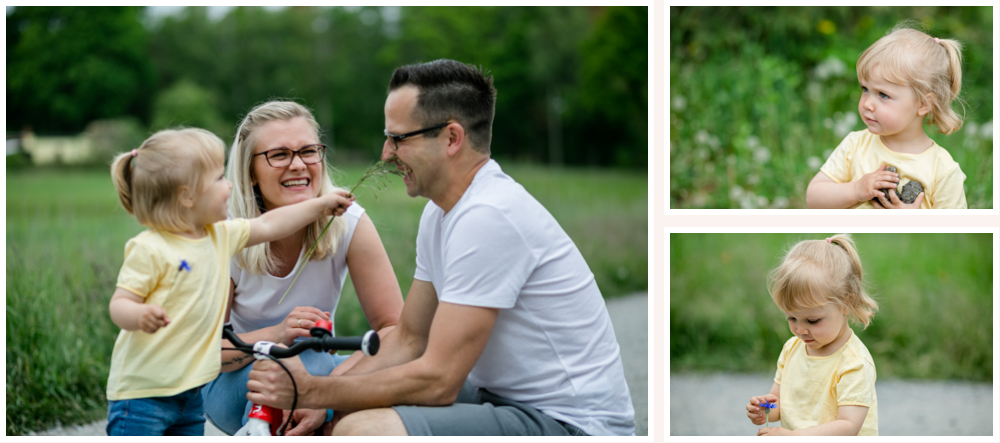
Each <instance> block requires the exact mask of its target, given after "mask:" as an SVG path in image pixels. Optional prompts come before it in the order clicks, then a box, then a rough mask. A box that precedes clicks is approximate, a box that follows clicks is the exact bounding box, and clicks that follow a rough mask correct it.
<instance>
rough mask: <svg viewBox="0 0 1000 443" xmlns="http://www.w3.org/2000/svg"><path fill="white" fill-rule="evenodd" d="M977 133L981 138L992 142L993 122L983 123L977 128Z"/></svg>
mask: <svg viewBox="0 0 1000 443" xmlns="http://www.w3.org/2000/svg"><path fill="white" fill-rule="evenodd" d="M979 133H980V134H982V136H983V138H985V139H990V140H993V120H990V121H988V122H986V123H983V125H982V126H980V127H979Z"/></svg>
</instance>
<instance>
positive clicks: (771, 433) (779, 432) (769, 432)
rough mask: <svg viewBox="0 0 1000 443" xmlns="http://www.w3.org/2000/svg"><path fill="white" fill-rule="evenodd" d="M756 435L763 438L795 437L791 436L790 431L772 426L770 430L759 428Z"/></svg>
mask: <svg viewBox="0 0 1000 443" xmlns="http://www.w3.org/2000/svg"><path fill="white" fill-rule="evenodd" d="M757 435H758V436H765V435H766V436H768V437H776V436H783V435H795V434H792V431H789V430H788V429H785V428H782V427H779V426H772V427H770V428H760V429H758V430H757Z"/></svg>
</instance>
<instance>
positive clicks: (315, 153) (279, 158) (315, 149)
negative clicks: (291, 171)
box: [252, 145, 326, 168]
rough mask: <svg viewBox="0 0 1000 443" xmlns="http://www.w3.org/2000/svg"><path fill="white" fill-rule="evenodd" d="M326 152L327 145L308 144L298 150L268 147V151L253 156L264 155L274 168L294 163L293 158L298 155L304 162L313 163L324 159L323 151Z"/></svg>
mask: <svg viewBox="0 0 1000 443" xmlns="http://www.w3.org/2000/svg"><path fill="white" fill-rule="evenodd" d="M325 152H326V145H306V146H303V147H302V148H301V149H299V150H298V151H293V150H291V149H288V148H275V149H268V150H267V151H264V152H260V153H257V154H254V155H253V156H252V157H256V156H258V155H263V156H264V159H265V160H267V164H269V165H271V167H272V168H286V167H288V165H290V164H292V160H294V159H295V156H296V155H298V156H299V158H300V159H301V160H302V163H305V164H307V165H312V164H316V163H319V162H321V161H323V153H325Z"/></svg>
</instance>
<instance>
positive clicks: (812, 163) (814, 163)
mask: <svg viewBox="0 0 1000 443" xmlns="http://www.w3.org/2000/svg"><path fill="white" fill-rule="evenodd" d="M806 164H808V165H809V169H811V170H814V171H815V170H817V169H819V167H820V166H823V160H822V159H820V158H819V157H816V156H815V155H813V156H810V157H809V158H808V159H806Z"/></svg>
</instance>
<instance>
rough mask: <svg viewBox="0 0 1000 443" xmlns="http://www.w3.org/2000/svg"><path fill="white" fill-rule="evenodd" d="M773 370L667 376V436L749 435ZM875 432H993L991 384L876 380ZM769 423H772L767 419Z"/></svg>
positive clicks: (934, 433)
mask: <svg viewBox="0 0 1000 443" xmlns="http://www.w3.org/2000/svg"><path fill="white" fill-rule="evenodd" d="M773 379H774V374H730V373H711V374H671V375H670V392H669V393H668V395H669V397H670V435H701V436H707V435H711V436H718V435H727V436H728V435H743V436H753V435H756V433H757V428H758V427H757V426H754V425H753V424H752V423H750V420H749V419H747V417H746V409H745V406H746V404H747V403H748V402H749V401H750V397H752V396H754V395H762V394H766V393H767V391H769V390H770V389H771V384H772V383H773ZM875 391H876V393H877V394H878V418H879V420H878V422H879V423H878V425H879V435H880V436H886V435H893V436H917V435H919V436H940V435H947V436H956V435H963V436H964V435H987V436H988V435H993V412H992V411H993V385H992V384H990V383H969V382H959V381H911V380H878V381H877V382H876V384H875ZM772 426H773V423H772Z"/></svg>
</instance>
